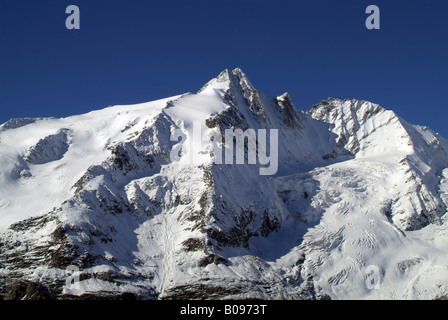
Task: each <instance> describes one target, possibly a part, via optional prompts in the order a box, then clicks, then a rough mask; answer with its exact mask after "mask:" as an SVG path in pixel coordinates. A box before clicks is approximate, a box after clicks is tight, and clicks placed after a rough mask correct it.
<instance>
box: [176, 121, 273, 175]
mask: <svg viewBox="0 0 448 320" xmlns="http://www.w3.org/2000/svg"><path fill="white" fill-rule="evenodd" d="M189 136H190V137H191V138H190V139H189ZM267 136H268V133H267V130H266V129H258V136H257V132H256V131H255V130H254V129H246V130H245V131H243V130H241V129H226V130H225V134H224V139H223V137H222V134H221V132H220V131H219V130H212V129H210V128H203V126H202V123H201V121H193V125H192V130H191V132H189V133H187V134H185V133H184V131H182V130H181V129H176V130H174V131H173V132H172V133H171V136H170V140H171V141H179V139H180V141H179V143H178V144H176V145H175V146H174V147H173V149H172V150H171V153H170V160H171V161H172V162H173V161H180V160H181V158H183V159H185V160H184V161H187V162H188V163H189V164H200V163H203V161H204V157H205V156H206V154H207V152H204V151H206V150H207V147H209V146H210V144H212V145H213V155H212V162H213V163H215V164H244V163H245V147H247V164H252V165H256V164H257V157H258V162H259V164H260V165H262V166H266V165H268V166H267V167H261V168H260V169H259V174H260V175H273V174H275V173H276V172H277V169H278V130H277V129H270V130H269V145H267ZM246 139H247V144H245V141H246ZM187 141H189V143H188V144H186V142H187ZM231 142H233V143H231ZM234 146H235V147H234ZM234 149H235V153H234ZM268 150H269V156H268V155H267V153H268ZM223 151H224V155H223ZM234 155H235V157H234ZM234 158H235V159H234Z"/></svg>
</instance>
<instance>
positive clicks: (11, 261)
mask: <svg viewBox="0 0 448 320" xmlns="http://www.w3.org/2000/svg"><path fill="white" fill-rule="evenodd" d="M195 121H199V122H200V123H201V126H202V127H201V128H202V131H205V130H206V132H208V133H209V135H208V137H209V139H208V140H207V139H205V141H202V142H200V143H199V144H197V141H198V140H197V139H194V136H195V135H196V134H197V132H195V130H197V128H196V129H195V127H194V126H193V123H194V122H195ZM248 128H251V129H254V130H258V129H266V130H269V129H277V130H278V134H279V137H278V153H279V157H278V171H277V173H276V174H275V175H260V174H259V169H260V167H261V165H260V164H259V163H258V162H257V163H258V164H255V165H253V164H247V162H246V164H216V163H214V161H213V159H214V158H213V151H214V149H213V139H212V136H213V133H217V132H218V133H222V135H223V136H224V134H223V133H224V130H225V129H242V130H246V129H248ZM179 130H180V132H182V134H183V135H184V136H183V137H184V138H185V143H184V144H183V145H182V148H180V144H179V141H178V140H176V139H172V134H173V133H174V132H179ZM206 137H207V135H206ZM0 139H1V142H0V296H1V297H2V298H4V299H33V298H40V299H47V298H51V297H54V298H58V299H77V298H89V297H102V298H114V299H119V298H122V297H124V296H125V295H126V296H127V297H128V296H132V297H135V298H140V299H203V298H205V299H248V298H261V299H445V298H448V246H447V245H446V244H447V241H448V229H447V227H446V226H447V214H446V213H447V206H448V142H447V140H445V139H444V138H443V137H441V136H439V135H438V134H436V133H435V132H433V131H432V130H430V129H429V128H426V127H421V126H416V125H411V124H409V123H407V122H406V121H404V120H403V119H401V118H400V117H399V116H398V115H396V114H395V113H394V112H393V111H390V110H386V109H384V108H382V107H380V106H378V105H376V104H374V103H371V102H367V101H359V100H339V99H335V98H329V99H328V100H324V101H321V102H320V103H319V104H317V105H315V106H313V107H312V108H311V109H310V110H308V111H302V110H298V109H296V107H295V106H294V104H293V102H292V101H291V98H290V97H289V95H288V94H287V93H285V94H283V95H280V96H278V97H276V98H272V97H267V96H265V95H264V94H263V93H261V92H259V91H257V90H256V89H255V87H254V86H253V85H252V84H251V82H250V81H249V80H248V78H247V77H246V75H245V74H244V73H243V72H242V71H241V70H240V69H235V70H233V71H229V70H225V71H223V72H222V73H221V74H219V75H218V76H217V77H216V78H215V79H212V80H210V81H209V82H208V83H207V84H206V85H205V86H204V87H203V88H201V89H200V90H199V91H198V93H196V94H192V93H186V94H183V95H178V96H173V97H170V98H167V99H162V100H157V101H153V102H148V103H142V104H137V105H127V106H111V107H108V108H105V109H102V110H96V111H92V112H89V113H87V114H82V115H75V116H71V117H67V118H61V119H57V118H37V119H29V118H26V119H11V120H9V121H8V122H6V123H4V124H3V125H1V126H0ZM194 143H196V144H197V145H195V144H194ZM233 144H234V143H232V142H231V141H222V146H223V147H224V148H230V147H232V145H233ZM255 147H256V146H254V145H250V144H249V145H248V146H247V149H248V151H249V149H250V148H255ZM172 154H176V155H177V158H176V159H174V160H173V159H172V157H171V155H172ZM191 159H195V160H198V159H199V161H193V162H192V161H191ZM68 267H76V268H78V269H79V270H80V274H79V279H78V280H79V281H75V282H73V283H70V282H67V281H66V280H67V277H69V276H71V275H72V274H69V273H67V272H66V270H67V268H68Z"/></svg>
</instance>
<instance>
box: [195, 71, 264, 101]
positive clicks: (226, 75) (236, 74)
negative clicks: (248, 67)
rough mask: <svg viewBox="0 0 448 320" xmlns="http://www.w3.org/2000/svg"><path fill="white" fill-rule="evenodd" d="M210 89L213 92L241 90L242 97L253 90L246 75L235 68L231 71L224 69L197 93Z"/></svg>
mask: <svg viewBox="0 0 448 320" xmlns="http://www.w3.org/2000/svg"><path fill="white" fill-rule="evenodd" d="M210 89H215V90H223V91H227V90H229V89H230V90H235V89H241V90H242V91H243V93H244V95H247V93H250V92H252V91H254V90H255V87H254V86H253V85H252V83H251V82H250V81H249V79H248V77H247V76H246V74H245V73H244V72H243V70H241V69H240V68H235V69H233V70H232V71H230V70H229V69H224V70H223V71H221V73H219V75H218V76H217V77H216V78H213V79H211V80H210V81H209V82H207V83H206V84H205V85H204V86H203V87H202V88H201V89H200V90H199V91H198V92H197V93H201V92H205V91H207V90H210Z"/></svg>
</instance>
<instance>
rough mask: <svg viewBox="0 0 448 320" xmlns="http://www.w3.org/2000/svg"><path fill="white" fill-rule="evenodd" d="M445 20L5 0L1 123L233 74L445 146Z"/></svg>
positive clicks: (276, 4)
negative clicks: (354, 106) (75, 10)
mask: <svg viewBox="0 0 448 320" xmlns="http://www.w3.org/2000/svg"><path fill="white" fill-rule="evenodd" d="M70 4H75V5H78V6H79V8H80V11H81V29H80V30H67V29H66V28H65V20H66V18H67V16H68V15H67V14H66V13H65V8H66V7H67V6H68V5H70ZM369 4H376V5H378V6H379V8H380V10H381V29H380V30H367V29H366V28H365V19H366V18H367V16H368V15H367V14H365V9H366V7H367V5H369ZM447 14H448V1H446V0H387V1H375V0H371V1H363V0H340V1H315V0H313V1H311V0H310V1H297V0H296V1H292V0H291V1H279V0H275V1H274V0H271V1H263V0H257V1H255V0H239V1H236V0H235V1H233V0H223V1H213V0H182V1H169V0H168V1H144V0H128V1H124V0H122V1H115V0H70V1H63V0H38V1H36V0H27V1H22V0H0V122H1V123H3V122H4V121H6V120H8V119H9V118H12V117H39V116H56V117H63V116H68V115H73V114H79V113H84V112H88V111H91V110H93V109H100V108H103V107H106V106H108V105H114V104H133V103H138V102H145V101H150V100H155V99H158V98H163V97H168V96H172V95H176V94H180V93H184V92H195V91H197V90H198V89H200V87H201V86H202V85H203V84H204V83H206V82H207V81H208V80H209V79H211V78H213V77H215V76H216V75H217V74H218V73H219V72H220V71H222V70H223V69H225V68H228V69H233V68H235V67H240V68H242V69H243V70H244V71H245V73H246V74H247V75H248V77H249V78H250V79H251V81H252V83H253V84H254V85H255V86H256V87H257V88H258V89H260V90H261V91H263V92H264V93H266V94H267V95H271V96H277V95H279V94H282V93H283V92H285V91H288V92H289V93H290V94H291V96H292V98H293V101H294V103H295V104H296V106H297V107H299V108H301V109H305V110H307V109H309V108H310V107H311V106H312V105H313V104H315V103H317V102H319V101H320V100H322V99H326V98H327V97H337V98H356V99H364V100H369V101H372V102H376V103H378V104H380V105H382V106H383V107H385V108H387V109H393V110H395V111H396V112H397V113H398V114H399V115H400V116H401V117H403V118H404V119H405V120H407V121H408V122H411V123H414V124H421V125H427V126H429V127H431V128H432V129H433V130H435V131H437V132H440V133H441V134H442V135H443V136H445V137H447V138H448V128H447V125H446V123H447V116H448V111H447V108H448V80H447V74H448V62H447V57H448V20H447Z"/></svg>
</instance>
